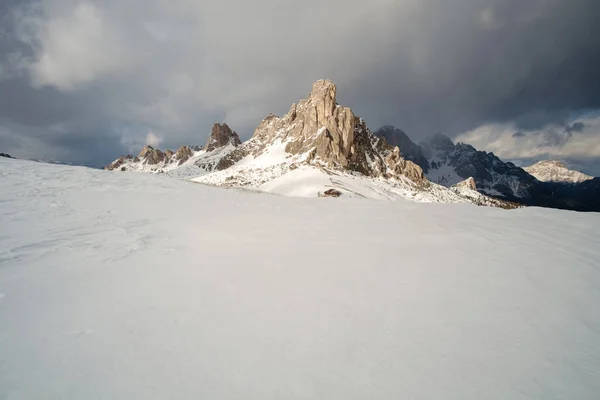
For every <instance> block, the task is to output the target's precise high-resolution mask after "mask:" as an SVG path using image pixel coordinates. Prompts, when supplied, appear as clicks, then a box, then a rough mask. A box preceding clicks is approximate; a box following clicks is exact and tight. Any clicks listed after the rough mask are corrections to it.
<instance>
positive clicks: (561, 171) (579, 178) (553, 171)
mask: <svg viewBox="0 0 600 400" xmlns="http://www.w3.org/2000/svg"><path fill="white" fill-rule="evenodd" d="M523 169H524V170H525V171H527V172H528V173H530V174H531V175H533V176H535V177H536V178H537V179H538V180H540V181H542V182H562V183H581V182H585V181H589V180H591V179H594V177H593V176H589V175H586V174H584V173H582V172H579V171H574V170H571V169H568V168H567V167H566V166H565V164H563V163H562V162H560V161H553V160H547V161H540V162H538V163H536V164H534V165H531V166H529V167H526V168H523Z"/></svg>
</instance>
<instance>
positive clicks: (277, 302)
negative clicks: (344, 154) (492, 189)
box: [0, 160, 600, 400]
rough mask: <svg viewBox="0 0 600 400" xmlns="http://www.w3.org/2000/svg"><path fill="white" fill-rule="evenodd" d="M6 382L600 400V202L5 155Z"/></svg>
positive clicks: (128, 389)
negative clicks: (352, 194) (544, 201)
mask: <svg viewBox="0 0 600 400" xmlns="http://www.w3.org/2000/svg"><path fill="white" fill-rule="evenodd" d="M0 221H1V222H2V224H1V230H0V398H2V399H42V398H43V399H165V398H169V399H192V398H193V399H261V400H262V399H316V398H322V399H345V400H346V399H366V398H372V399H442V398H443V399H597V398H598V393H600V312H599V309H598V304H600V265H599V264H600V261H599V260H600V248H599V246H598V243H600V215H599V214H580V213H574V212H568V211H560V210H551V209H541V208H527V209H519V210H515V211H505V210H501V209H496V208H488V207H475V206H472V205H460V204H418V203H411V202H403V201H397V202H388V201H373V200H367V199H352V198H344V197H342V198H339V199H327V198H320V199H319V198H292V197H283V196H275V195H269V194H263V193H258V194H257V193H252V192H248V191H240V190H226V189H222V188H213V187H208V186H204V185H199V184H195V183H191V182H186V181H182V180H179V179H173V178H169V177H166V176H164V174H160V175H151V174H148V175H146V174H128V173H123V174H116V173H111V172H108V171H100V170H92V169H87V168H78V167H68V166H59V165H47V164H39V163H33V162H26V161H19V160H0Z"/></svg>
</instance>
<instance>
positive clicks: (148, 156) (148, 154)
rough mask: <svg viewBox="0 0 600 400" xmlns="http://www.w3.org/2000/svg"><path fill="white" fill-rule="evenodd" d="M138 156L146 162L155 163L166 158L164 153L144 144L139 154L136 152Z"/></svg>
mask: <svg viewBox="0 0 600 400" xmlns="http://www.w3.org/2000/svg"><path fill="white" fill-rule="evenodd" d="M138 158H139V159H145V160H146V161H145V162H146V164H149V165H156V164H159V163H162V162H164V161H165V159H166V155H165V153H163V152H162V151H160V150H158V149H155V148H154V147H152V146H150V145H146V146H144V148H143V149H142V151H140V154H138Z"/></svg>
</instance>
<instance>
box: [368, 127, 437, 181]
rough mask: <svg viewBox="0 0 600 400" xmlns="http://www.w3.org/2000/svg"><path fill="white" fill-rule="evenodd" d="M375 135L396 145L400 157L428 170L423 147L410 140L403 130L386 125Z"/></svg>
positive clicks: (424, 170) (425, 170)
mask: <svg viewBox="0 0 600 400" xmlns="http://www.w3.org/2000/svg"><path fill="white" fill-rule="evenodd" d="M375 135H376V136H379V137H382V138H384V139H385V140H386V141H387V142H388V143H389V144H390V145H391V146H397V147H398V148H399V149H400V153H401V155H402V157H404V158H405V159H406V160H408V161H412V162H414V163H415V164H417V165H418V166H419V167H421V168H422V169H423V172H425V173H427V172H428V171H429V161H428V160H427V158H426V157H425V155H424V154H423V149H422V148H421V146H419V145H418V144H416V143H414V142H413V141H412V140H410V138H409V137H408V135H407V134H406V133H404V131H403V130H401V129H398V128H396V127H393V126H391V125H386V126H383V127H381V128H379V129H378V130H377V131H376V132H375Z"/></svg>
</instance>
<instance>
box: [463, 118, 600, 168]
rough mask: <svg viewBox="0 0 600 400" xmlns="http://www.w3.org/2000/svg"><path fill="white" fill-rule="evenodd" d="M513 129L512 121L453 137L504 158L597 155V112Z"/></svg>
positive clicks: (599, 132)
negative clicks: (565, 122) (523, 129)
mask: <svg viewBox="0 0 600 400" xmlns="http://www.w3.org/2000/svg"><path fill="white" fill-rule="evenodd" d="M574 131H576V132H577V134H573V132H574ZM514 132H515V125H514V123H506V124H487V125H482V126H480V127H478V128H476V129H474V130H471V131H469V132H466V133H463V134H461V135H459V136H457V137H456V140H457V141H460V142H464V143H469V144H471V145H473V146H474V147H475V148H477V149H479V150H486V151H490V152H493V153H495V154H496V155H498V156H499V157H501V158H505V159H548V158H551V159H563V158H567V159H579V160H582V159H595V158H600V114H594V115H589V116H585V117H581V119H580V120H578V121H574V122H572V123H571V124H570V125H568V126H566V127H565V126H561V125H555V124H550V125H547V126H544V127H543V128H541V129H537V130H531V131H526V132H521V131H519V132H517V133H514Z"/></svg>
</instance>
